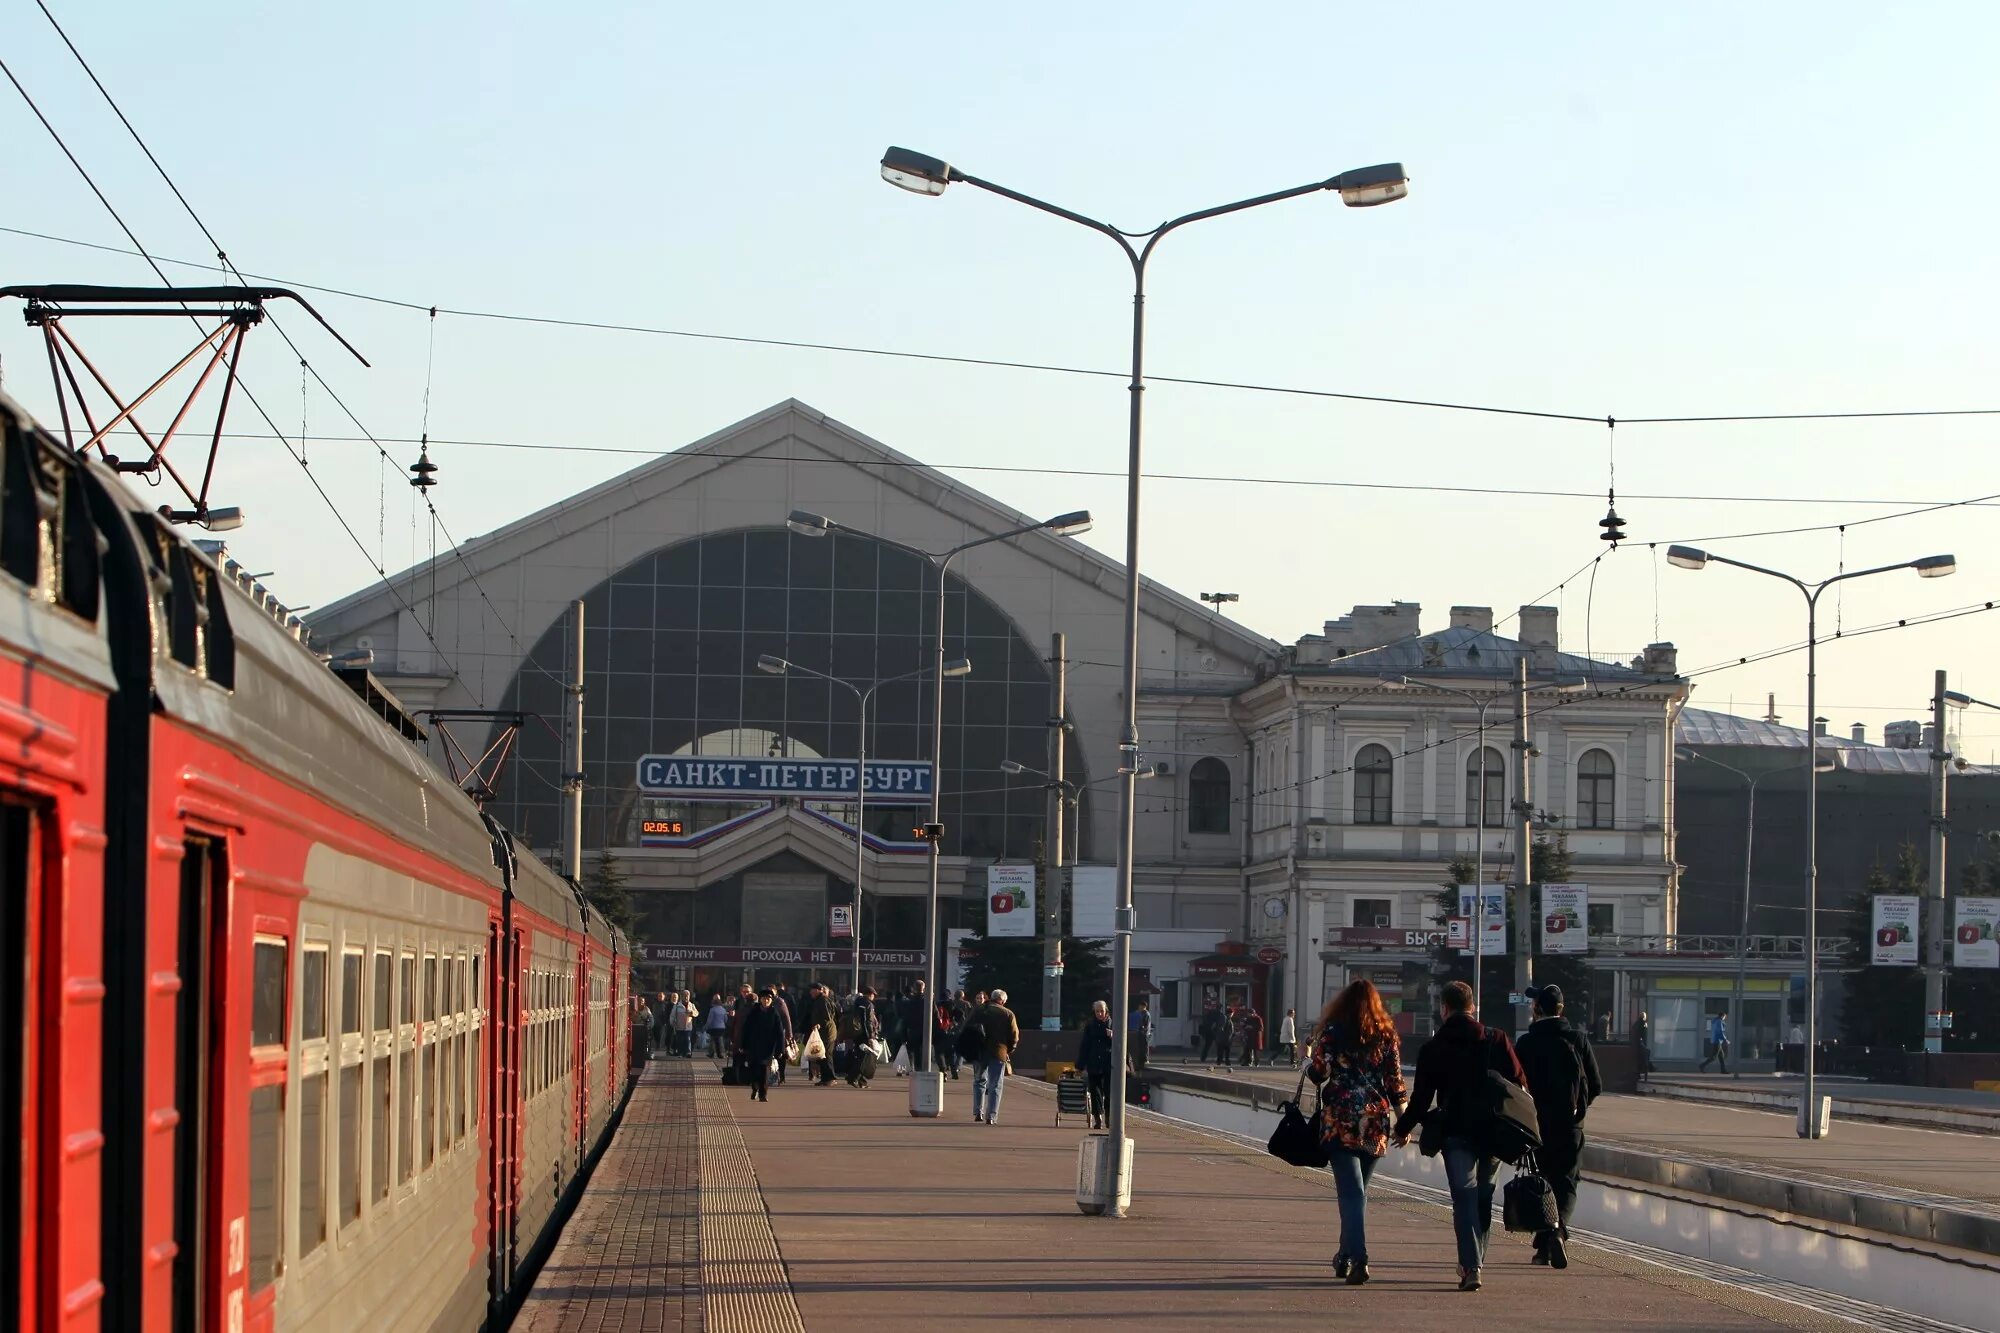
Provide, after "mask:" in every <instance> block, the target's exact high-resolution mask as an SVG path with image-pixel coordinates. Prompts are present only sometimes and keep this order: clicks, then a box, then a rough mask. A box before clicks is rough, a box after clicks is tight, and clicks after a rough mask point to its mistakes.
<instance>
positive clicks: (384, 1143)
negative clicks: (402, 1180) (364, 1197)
mask: <svg viewBox="0 0 2000 1333" xmlns="http://www.w3.org/2000/svg"><path fill="white" fill-rule="evenodd" d="M369 1076H370V1077H371V1078H372V1079H373V1080H374V1089H373V1091H372V1092H371V1093H370V1095H369V1099H368V1100H369V1108H368V1109H369V1117H368V1150H369V1151H368V1157H369V1164H370V1169H369V1184H370V1185H372V1186H373V1187H374V1193H375V1202H377V1203H380V1202H382V1200H384V1199H386V1198H388V1197H389V1093H390V1087H389V1057H388V1056H386V1055H378V1056H376V1057H375V1060H374V1063H373V1065H372V1066H371V1067H370V1069H369Z"/></svg>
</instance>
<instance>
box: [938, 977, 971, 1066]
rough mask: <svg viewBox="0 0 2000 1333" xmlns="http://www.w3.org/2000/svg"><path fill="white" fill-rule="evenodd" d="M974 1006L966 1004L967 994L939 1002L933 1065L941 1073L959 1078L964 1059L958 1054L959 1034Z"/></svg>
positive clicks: (946, 998) (956, 995) (950, 996)
mask: <svg viewBox="0 0 2000 1333" xmlns="http://www.w3.org/2000/svg"><path fill="white" fill-rule="evenodd" d="M971 1012H972V1006H971V1005H969V1004H967V1003H966V1002H965V992H964V991H959V992H958V993H957V994H955V995H948V996H946V997H945V998H944V999H943V1000H941V1001H939V1002H938V1007H937V1030H936V1031H935V1032H933V1033H932V1034H931V1063H932V1064H933V1065H935V1066H936V1067H937V1069H938V1070H939V1071H940V1072H947V1073H949V1074H950V1075H951V1076H952V1077H953V1078H957V1077H958V1069H959V1066H960V1065H961V1064H963V1063H964V1057H963V1056H961V1055H959V1053H958V1032H959V1029H960V1028H962V1027H964V1026H965V1018H966V1015H967V1014H970V1013H971Z"/></svg>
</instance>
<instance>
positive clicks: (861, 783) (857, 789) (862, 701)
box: [757, 653, 972, 995]
mask: <svg viewBox="0 0 2000 1333" xmlns="http://www.w3.org/2000/svg"><path fill="white" fill-rule="evenodd" d="M757 669H758V670H759V671H763V672H767V673H769V674H770V675H773V676H786V675H790V674H792V673H793V672H797V673H798V674H799V675H801V676H811V677H813V678H814V679H816V680H830V681H832V682H833V683H834V684H835V685H838V686H840V687H841V688H842V689H844V690H848V691H850V692H851V693H852V694H853V695H854V699H855V702H856V703H857V704H859V705H860V714H861V715H860V727H859V736H858V737H857V739H856V740H855V744H854V749H855V755H854V987H853V990H852V992H851V993H852V994H854V995H859V994H861V853H862V851H863V850H864V848H865V845H866V841H867V839H866V835H865V833H864V832H863V829H864V827H865V826H866V824H867V822H868V700H869V699H871V698H873V697H874V694H875V691H877V690H879V689H881V688H882V687H883V686H884V685H895V684H897V683H899V682H901V681H905V680H915V679H916V678H917V677H918V676H921V675H923V674H925V673H924V672H922V671H905V672H904V673H903V674H902V675H900V676H891V677H889V678H888V679H887V680H878V681H876V682H875V683H874V684H873V685H870V686H869V687H868V688H867V689H865V690H864V689H862V688H861V687H860V686H858V685H856V684H854V683H853V682H851V681H845V680H842V679H841V678H840V677H838V676H830V675H828V674H827V673H826V672H824V671H815V670H813V669H812V668H811V667H804V666H800V665H799V664H798V663H797V662H788V661H786V660H785V659H784V658H782V657H773V656H771V655H770V654H769V653H765V654H763V655H762V656H760V657H759V658H758V659H757ZM971 671H972V663H970V662H968V661H966V660H965V659H963V658H960V659H959V660H958V661H956V662H951V663H947V664H946V666H945V668H944V674H945V675H947V676H964V675H968V674H970V673H971ZM932 784H933V785H935V784H936V778H935V776H933V778H932Z"/></svg>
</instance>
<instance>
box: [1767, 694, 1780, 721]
mask: <svg viewBox="0 0 2000 1333" xmlns="http://www.w3.org/2000/svg"><path fill="white" fill-rule="evenodd" d="M1764 720H1765V721H1766V722H1769V723H1770V724H1771V725H1772V726H1774V727H1775V726H1777V725H1778V696H1777V695H1775V694H1767V695H1765V696H1764Z"/></svg>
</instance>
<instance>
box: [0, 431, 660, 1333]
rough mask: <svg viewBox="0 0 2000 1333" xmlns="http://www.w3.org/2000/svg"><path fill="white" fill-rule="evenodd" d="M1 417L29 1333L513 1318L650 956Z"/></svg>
mask: <svg viewBox="0 0 2000 1333" xmlns="http://www.w3.org/2000/svg"><path fill="white" fill-rule="evenodd" d="M0 424H4V427H5V439H4V442H0V450H3V451H4V452H0V877H4V883H0V1041H4V1044H5V1049H4V1051H0V1081H4V1085H5V1086H4V1087H0V1117H4V1118H5V1123H4V1124H0V1142H5V1143H8V1144H18V1145H19V1156H18V1158H17V1159H16V1160H15V1161H14V1162H12V1163H9V1164H8V1169H7V1170H4V1171H0V1329H12V1328H16V1327H18V1328H21V1329H34V1330H45V1329H46V1330H77V1329H97V1328H105V1329H143V1330H154V1329H161V1330H200V1329H220V1330H227V1331H230V1333H234V1331H235V1330H241V1329H252V1330H255V1329H280V1328H283V1329H291V1328H322V1329H363V1328H365V1329H389V1328H467V1329H470V1328H476V1327H479V1326H481V1325H483V1324H485V1325H490V1324H493V1323H495V1322H497V1321H498V1320H499V1318H500V1317H501V1316H502V1315H503V1313H504V1312H505V1311H506V1310H507V1308H508V1307H509V1304H510V1301H511V1300H512V1298H513V1297H514V1296H516V1295H517V1294H518V1288H519V1286H520V1283H521V1281H522V1279H523V1274H524V1270H525V1269H529V1268H531V1266H532V1265H533V1263H534V1262H535V1261H536V1260H537V1258H538V1255H539V1251H540V1250H541V1248H542V1247H544V1246H546V1245H547V1244H548V1243H549V1242H550V1241H551V1240H552V1238H553V1236H552V1233H553V1230H554V1226H555V1223H556V1221H557V1220H558V1215H559V1211H560V1209H561V1207H562V1204H563V1202H564V1199H565V1196H566V1194H567V1193H568V1192H569V1191H570V1190H571V1189H572V1187H573V1185H574V1184H575V1182H576V1180H577V1178H578V1176H579V1174H580V1172H581V1171H582V1169H583V1166H584V1164H585V1162H586V1161H587V1160H588V1158H589V1156H590V1154H591V1153H592V1151H593V1150H594V1149H595V1148H596V1147H597V1146H599V1145H600V1144H601V1142H602V1140H603V1138H604V1136H605V1135H606V1134H607V1132H608V1130H609V1127H610V1123H611V1119H612V1115H613V1113H614V1111H615V1109H616V1108H617V1106H618V1104H619V1100H620V1097H621V1095H622V1092H623V1087H624V1081H625V1077H626V1066H627V1055H628V1041H629V1035H628V1024H627V1022H626V1021H625V1017H624V1015H625V1010H626V1007H627V1006H626V992H627V986H628V978H629V966H628V963H629V959H628V956H627V953H626V943H625V941H624V939H623V938H622V937H621V936H620V935H618V934H617V933H616V932H615V931H613V930H612V929H611V928H610V927H608V926H607V925H606V924H605V923H604V922H603V921H602V920H601V919H599V918H597V917H596V916H595V915H594V914H592V913H590V912H589V911H588V910H587V909H586V908H585V906H584V905H583V904H582V902H581V901H580V899H579V897H578V896H577V894H576V893H575V892H573V891H572V889H571V888H570V886H569V885H568V884H567V882H565V881H564V880H562V879H561V878H559V877H558V876H557V875H555V874H554V873H553V872H552V871H550V870H548V869H547V868H546V867H544V866H543V865H541V863H539V862H538V861H536V860H534V859H533V858H532V857H530V856H524V855H517V854H516V852H515V849H514V847H513V844H512V842H511V840H510V839H509V838H508V836H507V834H506V833H505V831H504V830H502V829H500V828H499V827H498V826H497V825H495V824H494V823H493V822H492V821H491V820H490V819H488V818H486V817H485V816H483V815H482V814H481V812H480V811H479V810H478V809H477V808H476V807H475V806H474V805H473V803H472V802H471V801H470V800H469V799H468V798H467V797H466V796H465V795H464V794H463V793H462V792H460V791H459V790H458V788H457V787H456V786H455V785H454V784H453V783H452V782H451V781H450V780H449V779H447V778H446V777H445V775H444V774H443V773H441V772H440V771H439V770H438V769H437V768H435V767H434V766H433V765H432V764H431V763H430V761H429V760H428V759H427V758H426V757H425V756H424V755H423V754H422V753H421V752H420V751H419V749H418V748H417V747H416V746H415V745H414V744H412V738H413V736H414V734H415V729H414V727H412V726H410V725H409V724H408V723H406V722H404V723H400V725H399V722H398V719H397V717H396V715H395V714H394V713H393V710H389V709H387V708H385V707H383V706H382V705H383V704H384V700H383V698H382V696H381V695H380V693H379V690H375V689H372V681H371V680H370V679H369V678H368V677H367V676H366V673H365V672H363V673H354V675H355V678H354V679H352V680H343V679H342V678H341V677H340V676H337V675H336V674H335V673H334V672H333V671H331V670H329V669H328V667H327V666H326V665H325V664H324V663H322V662H321V661H320V659H319V658H317V657H316V656H315V655H314V654H313V653H312V652H311V651H310V650H309V649H308V648H307V647H306V646H305V645H304V644H303V643H301V642H300V640H299V638H298V636H297V633H296V622H292V624H291V625H290V626H288V625H286V624H284V623H280V621H279V619H278V618H277V617H276V616H274V615H273V614H272V611H271V609H270V607H269V605H268V602H267V599H265V598H264V596H263V595H262V594H261V591H260V590H255V589H253V588H252V587H251V586H250V584H249V580H248V579H247V578H243V577H239V576H237V575H236V574H235V573H234V570H233V566H231V567H230V570H229V571H228V572H226V571H225V570H224V569H221V568H218V567H217V565H216V564H215V563H214V561H213V560H212V559H210V557H209V556H207V555H206V554H204V553H203V552H202V551H201V550H199V549H198V548H197V547H196V546H194V545H193V544H191V543H190V542H188V541H187V540H186V539H185V538H183V536H182V535H181V534H180V532H179V531H178V530H176V529H174V528H172V527H170V526H169V525H167V524H166V523H165V522H164V520H162V519H161V518H160V517H159V516H158V515H156V514H154V513H151V512H149V511H148V510H147V509H146V508H145V507H144V506H143V505H142V504H140V503H139V502H138V500H137V499H136V498H135V497H134V496H133V495H132V494H131V493H130V492H128V491H127V490H126V488H125V487H124V486H123V485H122V484H121V483H120V482H119V481H118V480H117V478H116V477H115V476H114V475H113V474H111V473H110V472H108V471H106V470H105V469H103V468H102V467H101V466H99V465H97V464H95V463H93V462H89V461H87V460H85V459H82V458H79V457H78V456H76V455H74V454H72V453H70V452H69V451H68V450H66V449H64V448H62V447H61V446H60V445H59V444H57V443H56V442H55V441H54V440H52V439H50V438H49V437H48V436H46V435H45V434H43V433H42V432H40V431H39V430H38V429H37V428H36V427H35V425H34V424H33V423H32V422H31V421H30V420H29V419H28V417H27V416H26V414H25V413H23V412H22V411H21V409H20V408H19V407H17V406H16V405H15V404H14V403H13V402H12V401H11V400H8V399H5V398H3V397H0Z"/></svg>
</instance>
